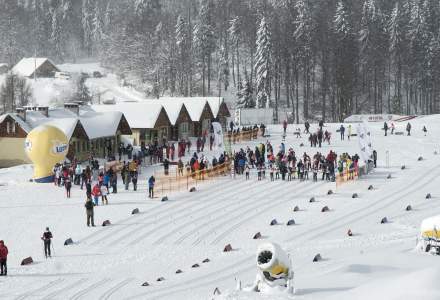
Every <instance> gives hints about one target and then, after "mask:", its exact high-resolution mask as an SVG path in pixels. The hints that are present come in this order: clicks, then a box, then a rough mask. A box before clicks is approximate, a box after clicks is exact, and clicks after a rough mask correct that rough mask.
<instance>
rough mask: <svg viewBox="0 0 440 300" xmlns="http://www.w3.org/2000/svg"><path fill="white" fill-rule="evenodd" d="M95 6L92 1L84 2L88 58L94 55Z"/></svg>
mask: <svg viewBox="0 0 440 300" xmlns="http://www.w3.org/2000/svg"><path fill="white" fill-rule="evenodd" d="M94 9H95V8H94V6H93V4H92V0H83V2H82V16H81V20H82V27H83V45H84V49H85V50H86V53H87V55H88V56H91V55H92V48H93V16H94Z"/></svg>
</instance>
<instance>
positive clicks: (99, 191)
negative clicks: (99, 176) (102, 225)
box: [92, 183, 101, 206]
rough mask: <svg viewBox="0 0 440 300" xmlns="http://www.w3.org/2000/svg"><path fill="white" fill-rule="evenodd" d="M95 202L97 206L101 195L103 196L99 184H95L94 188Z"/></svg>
mask: <svg viewBox="0 0 440 300" xmlns="http://www.w3.org/2000/svg"><path fill="white" fill-rule="evenodd" d="M92 196H93V202H95V206H98V204H99V197H100V196H101V188H100V186H99V184H98V183H97V184H95V186H94V187H93V190H92Z"/></svg>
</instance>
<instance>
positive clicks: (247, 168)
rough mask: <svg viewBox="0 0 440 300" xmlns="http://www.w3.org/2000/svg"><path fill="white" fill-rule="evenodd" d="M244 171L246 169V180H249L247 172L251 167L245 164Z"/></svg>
mask: <svg viewBox="0 0 440 300" xmlns="http://www.w3.org/2000/svg"><path fill="white" fill-rule="evenodd" d="M245 171H246V180H249V172H250V171H251V169H250V168H249V165H248V164H246V168H245Z"/></svg>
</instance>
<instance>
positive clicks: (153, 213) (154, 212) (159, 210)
mask: <svg viewBox="0 0 440 300" xmlns="http://www.w3.org/2000/svg"><path fill="white" fill-rule="evenodd" d="M222 188H223V186H221V185H220V186H218V187H216V188H214V189H207V190H204V191H203V192H201V194H202V193H209V192H212V191H217V190H220V189H222ZM187 199H191V195H186V196H183V197H181V198H180V200H179V201H176V202H173V203H171V204H169V205H172V207H173V208H176V207H180V208H182V206H183V208H185V207H186V206H191V205H193V204H194V202H195V201H191V200H189V201H185V200H187ZM169 205H160V204H159V205H157V206H156V207H154V208H152V209H151V210H149V211H148V212H146V213H144V214H140V215H138V216H139V217H138V218H140V220H138V221H143V220H145V219H148V218H151V217H157V216H160V215H161V214H164V213H169V212H170V211H172V210H170V206H169ZM130 219H133V216H130V217H128V218H126V219H124V220H121V221H119V223H120V222H126V221H128V220H130ZM134 226H136V228H134V229H132V230H130V231H129V232H128V233H127V234H131V233H133V232H136V231H138V230H139V228H140V227H144V226H145V224H134ZM109 228H111V227H109ZM112 228H113V229H114V228H115V227H112ZM126 229H127V226H120V227H118V228H116V229H114V230H111V229H109V230H108V231H107V230H105V231H104V230H101V231H98V232H96V233H94V234H92V235H91V236H88V237H87V238H86V239H83V240H82V241H84V240H87V239H90V238H92V237H94V236H95V235H96V234H105V233H106V234H105V236H104V237H101V238H99V239H98V241H103V240H105V239H106V238H108V237H110V236H113V235H115V234H117V233H120V232H123V231H124V230H126ZM109 231H110V232H109ZM95 243H96V241H95Z"/></svg>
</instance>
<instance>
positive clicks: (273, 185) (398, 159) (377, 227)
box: [0, 116, 440, 300]
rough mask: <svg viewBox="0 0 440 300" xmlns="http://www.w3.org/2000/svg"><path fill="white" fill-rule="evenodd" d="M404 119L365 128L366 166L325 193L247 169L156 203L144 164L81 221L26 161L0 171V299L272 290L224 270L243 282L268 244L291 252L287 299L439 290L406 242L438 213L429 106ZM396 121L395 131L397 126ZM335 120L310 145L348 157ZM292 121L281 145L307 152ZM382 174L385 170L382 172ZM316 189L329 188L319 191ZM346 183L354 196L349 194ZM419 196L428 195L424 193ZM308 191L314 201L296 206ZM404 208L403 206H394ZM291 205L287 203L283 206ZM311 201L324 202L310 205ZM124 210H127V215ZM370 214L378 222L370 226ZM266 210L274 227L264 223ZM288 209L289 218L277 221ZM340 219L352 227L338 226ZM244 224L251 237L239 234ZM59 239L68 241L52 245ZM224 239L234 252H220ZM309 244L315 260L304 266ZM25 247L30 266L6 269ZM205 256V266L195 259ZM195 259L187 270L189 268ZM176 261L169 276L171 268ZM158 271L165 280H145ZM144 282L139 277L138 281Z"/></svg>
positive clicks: (438, 163) (350, 148)
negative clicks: (373, 165) (389, 126)
mask: <svg viewBox="0 0 440 300" xmlns="http://www.w3.org/2000/svg"><path fill="white" fill-rule="evenodd" d="M411 123H412V125H413V135H412V136H411V137H407V136H388V137H384V136H383V131H382V130H381V129H380V127H382V125H383V124H370V126H371V128H372V133H373V138H372V141H373V147H374V148H375V149H376V150H377V151H378V157H379V160H378V164H379V167H378V168H377V169H376V170H375V171H374V172H373V173H372V174H370V175H368V176H366V177H364V178H362V179H361V180H359V181H357V182H355V183H347V184H345V185H343V186H339V187H338V188H337V189H336V186H335V184H334V183H326V182H321V181H319V182H318V183H312V182H311V181H308V182H299V181H293V182H282V181H281V180H278V181H275V182H270V181H268V180H264V181H262V182H258V181H257V180H256V174H255V173H252V175H251V180H250V181H248V182H246V181H245V179H244V178H242V177H235V178H231V177H224V178H221V179H219V180H217V181H215V182H211V183H209V184H205V185H201V186H199V187H198V191H197V192H196V193H188V192H182V193H179V194H173V195H169V198H170V201H168V202H160V201H158V200H157V199H154V200H150V199H148V198H146V175H145V173H144V175H142V177H141V182H140V184H139V186H140V187H139V190H138V191H137V192H133V191H128V192H126V191H124V190H123V188H122V184H121V181H119V183H120V185H119V193H118V194H117V195H110V197H109V203H110V204H109V205H108V206H105V207H102V206H99V207H97V208H96V209H95V220H96V223H97V225H100V224H101V223H102V221H104V220H105V219H109V220H111V222H112V225H111V226H109V227H101V226H98V227H96V228H89V227H87V226H86V224H85V223H86V216H85V209H84V206H83V203H84V194H85V193H84V191H81V190H79V189H78V188H77V187H76V186H75V187H74V189H73V192H72V198H71V199H66V198H65V196H64V191H63V189H61V188H57V187H55V186H53V185H50V184H49V185H44V184H43V185H38V184H34V183H31V182H29V178H30V177H31V176H32V168H31V166H21V167H16V168H12V169H3V170H0V213H1V215H0V239H3V240H5V243H6V245H7V246H8V247H9V251H10V255H9V258H8V264H9V275H8V277H0V291H1V292H0V298H2V299H191V300H197V299H211V298H212V297H213V291H214V289H215V288H216V287H218V288H219V290H220V291H221V292H222V295H221V296H220V297H219V299H284V298H282V297H281V298H280V297H275V296H266V297H264V296H261V295H257V294H245V293H238V292H234V291H233V290H234V287H235V278H236V277H237V278H240V279H241V280H242V282H243V283H245V284H246V283H251V282H252V280H253V279H254V277H255V273H256V264H255V251H256V248H257V245H258V244H260V243H262V242H267V241H273V242H277V243H279V244H280V245H281V246H282V247H283V248H284V249H285V250H286V251H288V253H289V254H290V255H291V257H293V264H294V271H295V288H296V295H295V299H440V288H439V285H438V284H437V282H436V281H437V278H438V275H439V271H438V267H436V266H437V265H438V262H439V261H438V260H439V258H438V257H436V256H432V255H429V254H425V253H419V252H416V251H414V248H415V245H416V242H417V237H418V231H419V226H420V222H421V221H422V219H423V218H426V217H429V216H432V215H436V214H439V213H440V202H439V199H440V188H439V185H438V177H439V175H440V155H435V154H434V151H437V152H440V150H439V148H440V147H439V141H438V137H439V135H440V116H429V117H420V118H418V119H416V120H413V121H412V122H411ZM425 124H426V125H427V127H428V130H429V132H428V136H426V137H425V136H424V135H423V133H422V131H421V128H422V126H423V125H425ZM396 125H397V131H404V127H405V126H406V123H397V124H396ZM339 126H340V124H333V125H328V127H327V129H330V130H331V131H332V132H333V141H332V145H331V146H328V145H324V146H323V149H322V152H324V153H327V152H328V151H329V150H330V149H332V150H335V151H336V152H337V153H342V152H348V153H351V154H354V153H356V152H357V151H358V143H357V138H352V140H351V141H347V140H346V141H342V142H341V141H339V136H338V134H337V133H336V132H335V130H336V128H337V127H339ZM295 128H296V126H293V125H290V126H289V129H288V131H289V135H288V138H287V142H286V144H287V147H293V148H294V150H295V151H296V153H297V155H300V154H301V153H302V152H304V151H306V152H308V153H310V154H312V153H314V152H316V149H312V150H311V149H310V148H309V147H308V142H307V139H306V137H303V138H302V139H297V138H296V137H294V136H293V134H292V133H293V130H294V129H295ZM313 128H316V125H314V126H313ZM269 132H270V134H271V137H270V140H271V141H272V143H273V144H274V146H275V147H278V145H279V143H280V142H281V127H280V126H271V127H269ZM262 141H264V140H262V139H261V140H259V142H262ZM255 143H256V142H252V143H249V145H250V146H253V145H254V144H255ZM300 143H304V144H305V147H302V148H300V147H299V144H300ZM238 146H240V145H238ZM241 146H244V145H241ZM386 151H389V154H390V155H389V161H390V166H389V168H387V167H386V154H385V153H386ZM419 156H423V158H424V160H422V161H418V160H417V158H418V157H419ZM401 165H406V169H405V170H401V168H400V167H401ZM390 173H391V174H392V179H386V177H387V176H388V174H390ZM369 185H373V186H374V190H373V191H368V189H367V188H368V186H369ZM329 189H332V190H334V191H335V194H333V195H330V196H328V195H327V191H328V190H329ZM354 192H356V193H358V194H359V198H357V199H352V197H351V195H352V193H354ZM428 192H429V193H432V195H433V198H432V199H429V200H427V199H425V195H426V194H427V193H428ZM312 196H314V197H316V199H317V202H315V203H309V199H310V197H312ZM409 204H410V205H411V206H412V207H413V210H412V211H410V212H407V211H405V208H406V206H407V205H409ZM296 205H298V206H299V207H300V208H301V211H299V212H293V207H294V206H296ZM324 205H327V206H329V208H330V209H331V211H330V212H328V213H321V208H322V207H323V206H324ZM134 208H139V209H140V211H141V213H140V214H138V215H131V211H132V209H134ZM383 217H387V218H388V219H389V220H390V222H389V223H388V224H380V220H381V219H382V218H383ZM274 218H276V219H277V220H278V221H279V222H280V223H281V225H277V226H269V223H270V221H271V220H272V219H274ZM291 218H293V219H295V221H296V223H297V225H295V226H289V227H288V226H286V225H285V224H286V222H287V221H288V220H289V219H291ZM46 226H49V227H50V229H51V230H52V232H53V234H54V250H55V251H54V252H55V255H54V257H53V258H52V259H48V260H46V259H44V257H43V247H42V242H41V240H40V236H41V234H42V232H43V230H44V228H45V227H46ZM349 228H350V229H351V230H352V231H353V233H354V236H353V237H348V236H347V235H346V232H347V230H348V229H349ZM258 231H259V232H261V234H262V235H263V240H253V239H252V236H253V235H254V234H255V233H256V232H258ZM69 237H71V238H72V239H73V240H74V241H75V242H76V243H75V245H72V246H67V247H65V246H63V243H64V240H65V239H67V238H69ZM229 243H230V244H231V245H232V247H233V248H234V249H235V250H234V251H232V252H229V253H223V252H222V250H223V247H224V246H225V245H226V244H229ZM317 253H320V254H321V255H322V257H323V260H322V261H321V262H318V263H313V262H312V259H313V257H314V256H315V254H317ZM27 256H32V257H33V258H34V260H35V263H34V264H33V265H30V266H24V267H23V266H20V261H21V259H23V258H24V257H27ZM205 258H209V259H210V262H209V263H202V261H203V260H204V259H205ZM195 263H198V264H199V265H200V267H199V268H191V266H192V265H193V264H195ZM177 269H181V270H182V271H183V272H182V273H180V274H176V273H175V272H176V270H177ZM159 277H164V278H165V280H164V281H161V282H157V281H156V279H157V278H159ZM145 281H147V282H148V283H149V284H150V286H147V287H143V286H141V285H142V283H144V282H145ZM228 290H229V291H231V293H229V292H227V291H228Z"/></svg>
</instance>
